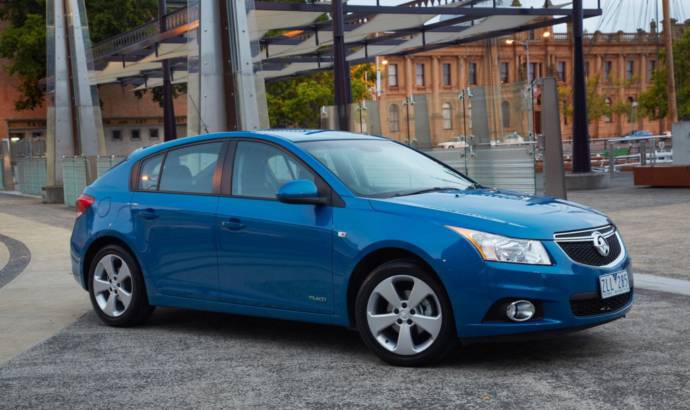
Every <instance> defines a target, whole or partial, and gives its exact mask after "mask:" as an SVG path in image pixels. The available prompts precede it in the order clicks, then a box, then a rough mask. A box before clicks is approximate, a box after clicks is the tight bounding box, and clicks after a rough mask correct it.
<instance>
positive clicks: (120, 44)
mask: <svg viewBox="0 0 690 410" xmlns="http://www.w3.org/2000/svg"><path fill="white" fill-rule="evenodd" d="M198 18H199V6H198V5H194V6H192V7H183V8H180V9H177V10H175V11H173V12H171V13H168V14H166V15H165V32H168V31H172V30H175V29H178V28H180V27H182V26H184V25H185V24H188V23H190V22H191V21H194V20H196V19H198ZM158 34H161V30H160V25H159V23H158V20H154V21H150V22H148V23H144V24H142V25H140V26H138V27H136V28H134V29H132V30H129V31H126V32H124V33H122V34H118V35H116V36H113V37H110V38H108V39H105V40H103V41H101V42H99V43H97V44H95V45H94V46H93V47H92V48H91V52H92V55H93V58H94V60H96V61H98V60H100V59H103V58H105V57H108V56H111V55H115V54H117V53H118V51H120V50H123V49H125V48H127V47H130V46H133V45H135V44H137V43H139V42H141V41H145V40H149V39H151V38H152V37H153V36H156V35H158Z"/></svg>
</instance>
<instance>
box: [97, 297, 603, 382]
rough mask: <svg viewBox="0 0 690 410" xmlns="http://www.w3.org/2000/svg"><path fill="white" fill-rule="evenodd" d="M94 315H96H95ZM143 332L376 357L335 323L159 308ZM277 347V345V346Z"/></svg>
mask: <svg viewBox="0 0 690 410" xmlns="http://www.w3.org/2000/svg"><path fill="white" fill-rule="evenodd" d="M94 319H95V317H94ZM143 327H144V328H146V329H148V330H159V331H160V330H162V331H165V332H166V333H168V334H169V333H170V332H174V333H177V334H178V336H184V335H193V336H195V337H202V338H203V337H208V338H214V339H215V338H222V339H226V340H228V341H230V340H232V341H233V342H239V343H242V342H248V341H250V342H252V343H253V344H266V345H274V348H286V349H290V350H293V351H295V352H299V351H300V350H302V351H304V354H306V355H308V354H311V353H313V351H314V350H318V351H319V352H320V353H321V354H327V353H328V352H332V353H334V354H338V355H353V359H354V357H355V356H356V357H359V358H364V359H365V360H372V361H376V358H375V357H374V356H373V355H371V354H370V353H369V352H368V350H367V349H366V347H365V346H364V344H363V342H362V341H361V339H360V338H359V334H358V333H357V332H356V331H354V330H351V329H345V328H342V327H338V326H330V325H320V324H313V323H303V322H293V321H286V320H277V319H266V318H258V317H249V316H237V315H230V314H223V313H213V312H204V311H193V310H183V309H174V308H159V309H157V310H156V312H155V313H154V314H153V316H152V317H151V319H150V320H149V321H148V322H147V324H146V325H144V326H143ZM609 339H610V338H608V337H606V336H605V335H602V334H601V331H592V330H584V331H581V332H576V333H569V334H566V335H556V336H550V337H546V338H539V339H534V340H521V341H518V342H515V341H510V342H508V341H506V342H481V343H472V344H469V345H464V346H458V348H457V349H455V350H454V351H452V352H451V353H450V354H449V355H448V356H447V357H446V358H445V359H444V360H443V361H442V362H441V363H439V364H438V366H441V367H466V368H467V367H470V368H471V367H483V368H486V367H493V366H495V367H503V366H506V365H516V366H517V365H529V364H530V363H533V362H547V361H552V360H555V359H558V360H566V361H567V360H569V359H573V360H576V359H577V358H579V357H587V358H589V359H592V357H593V356H597V355H598V354H605V353H602V352H598V349H597V346H600V345H601V344H602V343H604V341H606V340H609ZM276 346H277V347H276Z"/></svg>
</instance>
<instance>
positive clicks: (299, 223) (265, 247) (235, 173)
mask: <svg viewBox="0 0 690 410" xmlns="http://www.w3.org/2000/svg"><path fill="white" fill-rule="evenodd" d="M233 157H234V162H233V166H232V167H231V168H229V169H228V173H231V174H232V177H231V179H232V184H231V185H232V186H231V194H232V196H230V197H223V198H221V199H220V202H219V205H218V224H217V226H218V230H219V235H218V237H219V243H218V264H219V268H218V269H219V282H220V290H221V295H220V296H221V297H222V298H223V299H224V300H227V301H230V302H233V303H242V304H251V305H256V306H267V307H274V308H280V309H290V310H299V311H308V312H324V313H325V312H332V309H333V307H332V299H333V298H332V293H333V290H332V289H333V278H332V267H331V259H332V258H331V256H332V232H333V231H332V211H331V208H330V207H328V206H322V205H320V206H316V205H308V204H299V205H298V204H285V203H282V202H279V201H278V200H276V199H275V195H276V193H277V191H278V189H279V188H280V187H281V186H282V184H284V183H286V182H289V181H293V180H296V179H309V180H312V181H316V182H317V185H319V183H320V182H319V181H317V179H318V178H316V176H315V175H314V174H313V173H312V171H311V170H309V169H307V167H306V166H305V165H304V164H302V163H300V162H299V161H298V160H296V159H295V158H294V157H292V156H291V155H289V154H288V153H286V152H285V151H283V150H282V149H279V148H277V147H275V146H273V145H270V144H265V143H260V142H250V141H240V142H238V143H237V144H236V147H235V149H234V155H233ZM230 169H231V171H230ZM226 177H228V179H229V177H230V176H229V175H227V176H226Z"/></svg>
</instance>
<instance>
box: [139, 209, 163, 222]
mask: <svg viewBox="0 0 690 410" xmlns="http://www.w3.org/2000/svg"><path fill="white" fill-rule="evenodd" d="M139 216H140V217H142V218H144V219H149V220H151V219H157V218H158V214H157V213H156V210H155V209H153V208H146V209H143V210H142V211H141V212H139Z"/></svg>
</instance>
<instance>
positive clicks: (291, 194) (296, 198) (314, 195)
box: [276, 179, 328, 205]
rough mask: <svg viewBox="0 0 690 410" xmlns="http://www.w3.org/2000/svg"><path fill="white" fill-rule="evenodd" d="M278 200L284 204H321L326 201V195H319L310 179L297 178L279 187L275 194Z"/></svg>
mask: <svg viewBox="0 0 690 410" xmlns="http://www.w3.org/2000/svg"><path fill="white" fill-rule="evenodd" d="M276 197H278V200H279V201H280V202H285V203H286V204H312V205H323V204H326V203H327V202H328V199H327V198H326V197H323V196H320V195H319V189H318V188H317V187H316V184H314V183H313V182H312V181H309V180H307V179H297V180H295V181H290V182H287V183H286V184H285V185H283V186H282V187H280V189H279V190H278V194H277V195H276Z"/></svg>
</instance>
